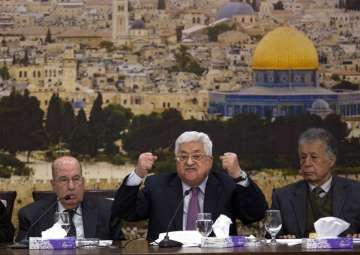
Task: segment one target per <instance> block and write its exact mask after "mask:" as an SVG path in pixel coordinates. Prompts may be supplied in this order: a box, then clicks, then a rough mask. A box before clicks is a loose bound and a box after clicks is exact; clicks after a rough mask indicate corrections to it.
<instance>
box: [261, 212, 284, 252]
mask: <svg viewBox="0 0 360 255" xmlns="http://www.w3.org/2000/svg"><path fill="white" fill-rule="evenodd" d="M281 226H282V224H281V214H280V210H266V216H265V229H266V231H267V232H268V233H269V234H270V236H271V242H270V245H276V235H277V233H279V231H280V229H281Z"/></svg>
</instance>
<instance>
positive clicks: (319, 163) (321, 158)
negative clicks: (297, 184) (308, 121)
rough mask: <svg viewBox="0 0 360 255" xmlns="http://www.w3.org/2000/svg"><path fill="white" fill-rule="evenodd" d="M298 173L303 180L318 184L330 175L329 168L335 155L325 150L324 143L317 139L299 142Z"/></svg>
mask: <svg viewBox="0 0 360 255" xmlns="http://www.w3.org/2000/svg"><path fill="white" fill-rule="evenodd" d="M299 158H300V174H301V175H302V176H303V178H304V180H305V181H307V182H309V183H311V184H313V185H315V186H320V185H322V184H323V183H324V182H326V181H327V180H328V179H329V178H330V176H331V168H332V167H333V166H334V165H335V161H336V157H335V155H329V154H328V153H327V152H326V145H325V144H324V143H322V142H321V141H319V140H316V141H313V142H308V143H304V144H300V146H299Z"/></svg>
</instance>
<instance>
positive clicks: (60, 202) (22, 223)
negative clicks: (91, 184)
mask: <svg viewBox="0 0 360 255" xmlns="http://www.w3.org/2000/svg"><path fill="white" fill-rule="evenodd" d="M52 177H53V179H52V180H51V185H52V187H53V190H54V192H55V193H56V196H57V200H56V199H54V200H38V201H36V202H33V203H31V204H29V205H27V206H25V207H23V208H22V209H20V210H19V214H18V216H19V233H18V235H17V237H16V241H21V240H23V239H26V238H27V237H29V236H41V232H42V231H44V230H46V229H48V228H50V227H52V226H53V224H54V223H55V222H54V221H55V212H62V211H67V212H68V213H69V215H70V218H71V219H70V230H69V232H68V236H76V238H99V239H115V240H116V239H122V234H121V230H120V228H119V227H117V228H114V229H115V230H116V231H117V233H115V232H110V210H111V204H112V202H111V201H109V200H107V199H103V198H90V197H89V198H87V197H86V196H85V197H84V177H83V176H82V169H81V165H80V163H79V161H78V160H77V159H76V158H74V157H70V156H63V157H60V158H58V159H56V160H55V161H54V162H53V164H52ZM48 208H49V211H48V212H46V213H45V210H47V209H48ZM43 213H45V214H44V215H43V217H42V218H41V219H40V221H39V222H37V223H36V224H34V225H33V226H31V225H32V224H33V223H34V222H35V221H36V220H37V219H39V216H40V215H42V214H43ZM30 226H31V227H30Z"/></svg>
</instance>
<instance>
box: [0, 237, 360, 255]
mask: <svg viewBox="0 0 360 255" xmlns="http://www.w3.org/2000/svg"><path fill="white" fill-rule="evenodd" d="M224 253H227V254H243V255H249V254H255V255H274V254H282V255H284V254H292V255H300V254H301V255H308V254H319V255H327V254H329V255H335V254H346V255H348V254H360V245H357V244H356V245H354V247H353V249H333V250H330V249H318V250H307V249H303V248H302V247H301V245H295V246H287V245H277V246H255V247H235V248H221V249H220V248H200V247H186V248H159V247H157V246H150V245H149V244H148V242H147V241H146V240H134V241H130V242H129V241H124V242H115V243H114V244H113V245H112V246H110V247H87V248H78V249H74V250H27V249H10V248H7V247H6V245H2V246H1V248H0V254H1V255H27V254H29V255H68V254H69V255H72V254H73V255H87V254H89V255H115V254H129V255H151V254H159V255H168V254H172V255H173V254H185V255H186V254H212V255H215V254H224Z"/></svg>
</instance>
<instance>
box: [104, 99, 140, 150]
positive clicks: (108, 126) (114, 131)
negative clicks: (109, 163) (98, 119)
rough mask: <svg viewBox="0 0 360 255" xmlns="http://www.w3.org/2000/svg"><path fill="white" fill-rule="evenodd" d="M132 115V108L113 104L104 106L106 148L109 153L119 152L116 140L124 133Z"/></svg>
mask: <svg viewBox="0 0 360 255" xmlns="http://www.w3.org/2000/svg"><path fill="white" fill-rule="evenodd" d="M132 116H133V114H132V113H131V111H130V109H126V108H124V107H122V106H121V105H114V104H112V105H109V106H107V107H105V108H104V117H105V132H104V148H105V152H106V153H107V154H115V153H118V151H119V149H118V148H117V146H116V145H115V144H114V142H115V141H116V140H118V139H119V138H122V134H123V133H124V132H125V130H126V129H127V128H128V127H129V125H130V120H131V118H132Z"/></svg>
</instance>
